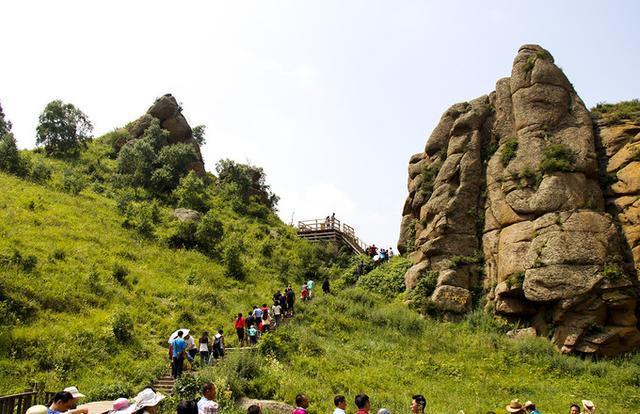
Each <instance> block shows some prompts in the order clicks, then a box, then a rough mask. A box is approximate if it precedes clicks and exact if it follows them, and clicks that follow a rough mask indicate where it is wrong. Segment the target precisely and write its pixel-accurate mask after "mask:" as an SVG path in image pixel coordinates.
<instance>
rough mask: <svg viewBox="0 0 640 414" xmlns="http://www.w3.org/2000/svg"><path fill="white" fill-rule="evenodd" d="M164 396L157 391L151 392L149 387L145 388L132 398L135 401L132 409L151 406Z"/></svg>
mask: <svg viewBox="0 0 640 414" xmlns="http://www.w3.org/2000/svg"><path fill="white" fill-rule="evenodd" d="M164 398H165V396H164V395H162V394H160V393H159V392H158V393H156V392H153V390H152V389H151V388H145V389H144V390H142V391H140V393H139V394H138V395H136V397H135V398H134V400H135V402H136V404H135V410H134V411H136V410H139V409H140V408H143V407H153V406H154V405H158V403H159V402H160V401H162V400H164Z"/></svg>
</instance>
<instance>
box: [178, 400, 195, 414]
mask: <svg viewBox="0 0 640 414" xmlns="http://www.w3.org/2000/svg"><path fill="white" fill-rule="evenodd" d="M176 412H177V414H198V405H197V404H196V402H195V401H194V400H182V401H180V402H179V403H178V407H176Z"/></svg>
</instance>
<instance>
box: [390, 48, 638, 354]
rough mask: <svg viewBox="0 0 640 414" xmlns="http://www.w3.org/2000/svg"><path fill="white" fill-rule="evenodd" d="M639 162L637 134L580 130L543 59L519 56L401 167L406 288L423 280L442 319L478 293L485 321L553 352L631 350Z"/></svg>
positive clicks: (563, 85)
mask: <svg viewBox="0 0 640 414" xmlns="http://www.w3.org/2000/svg"><path fill="white" fill-rule="evenodd" d="M639 154H640V127H639V126H638V125H636V124H632V123H624V124H622V125H619V124H617V125H615V126H604V125H603V126H601V127H600V128H599V129H598V128H596V130H595V133H594V125H593V121H592V118H591V114H590V113H589V111H588V110H587V109H586V107H585V105H584V103H583V102H582V100H581V99H580V97H579V96H578V95H577V93H576V92H575V90H574V89H573V86H572V85H571V83H570V82H569V80H568V79H567V78H566V76H565V75H564V73H563V72H562V71H561V70H560V69H559V68H558V67H557V66H556V65H555V64H554V59H553V57H552V56H551V54H550V53H549V52H547V51H546V50H544V49H543V48H541V47H540V46H537V45H524V46H522V47H521V48H520V50H519V51H518V54H517V56H516V58H515V59H514V62H513V69H512V73H511V77H510V78H504V79H500V80H499V81H498V82H497V83H496V90H495V91H494V92H491V93H490V94H489V95H487V96H482V97H480V98H477V99H475V100H473V101H470V102H465V103H460V104H456V105H453V106H452V107H451V108H449V109H448V110H447V111H446V112H445V113H444V115H443V116H442V118H441V119H440V122H439V124H438V125H437V126H436V128H435V129H434V131H433V133H432V134H431V136H430V137H429V139H428V140H427V144H426V147H425V150H424V152H422V153H419V154H415V155H413V156H412V157H411V159H410V163H409V180H408V190H409V196H408V197H407V200H406V202H405V204H404V208H403V218H402V223H401V229H400V240H399V243H398V249H399V250H400V252H402V253H407V254H408V256H409V257H410V258H411V260H412V261H413V263H414V266H413V267H412V268H411V269H409V271H408V272H407V274H406V276H405V283H406V285H407V288H409V289H412V288H415V287H416V286H417V285H418V284H419V283H420V280H421V279H422V278H424V277H425V275H427V274H428V273H429V275H430V277H433V272H437V284H436V287H435V290H433V291H432V292H431V293H430V295H431V301H432V303H433V305H434V306H435V307H436V308H437V309H439V310H440V311H441V312H443V313H444V314H445V317H447V316H448V317H449V318H452V315H455V314H457V315H459V314H462V313H465V312H467V311H469V310H470V309H471V308H472V303H473V301H474V300H475V301H476V302H479V300H480V299H481V297H482V296H485V297H486V299H487V301H486V303H487V305H486V310H487V311H491V312H494V313H495V314H497V315H499V316H501V317H505V318H508V319H512V320H519V321H521V322H523V323H525V324H527V325H529V326H530V327H531V328H533V329H534V330H535V331H536V332H537V334H539V335H547V336H549V337H550V338H551V339H552V341H553V342H554V343H555V344H556V346H557V347H558V348H559V349H561V350H562V351H563V352H576V351H577V352H585V353H598V354H615V353H619V352H624V351H627V350H630V349H633V348H635V347H638V346H640V331H639V330H638V318H637V317H636V316H637V312H638V305H637V297H638V278H637V276H636V275H637V270H638V263H640V225H639V220H640V197H639V195H640V155H639ZM599 160H600V163H599ZM602 169H604V170H606V171H605V172H606V174H609V177H612V179H610V180H609V183H608V185H606V186H605V188H603V186H602V184H601V182H602V177H603V172H602ZM603 190H604V193H605V194H607V197H606V200H605V196H604V195H603ZM605 204H607V205H610V206H613V207H614V212H615V216H612V215H611V214H609V213H608V212H607V210H606V209H605ZM634 261H635V266H634V264H633V263H634ZM452 319H455V318H452Z"/></svg>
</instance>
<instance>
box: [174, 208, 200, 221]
mask: <svg viewBox="0 0 640 414" xmlns="http://www.w3.org/2000/svg"><path fill="white" fill-rule="evenodd" d="M173 217H175V218H176V219H178V221H180V222H183V223H184V222H192V223H197V222H199V221H200V219H201V218H202V213H200V212H199V211H196V210H189V209H188V208H176V209H175V210H173Z"/></svg>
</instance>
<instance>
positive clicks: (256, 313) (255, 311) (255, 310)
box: [253, 306, 262, 321]
mask: <svg viewBox="0 0 640 414" xmlns="http://www.w3.org/2000/svg"><path fill="white" fill-rule="evenodd" d="M253 317H254V318H256V321H259V320H261V319H262V309H260V308H259V307H257V306H254V307H253Z"/></svg>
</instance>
